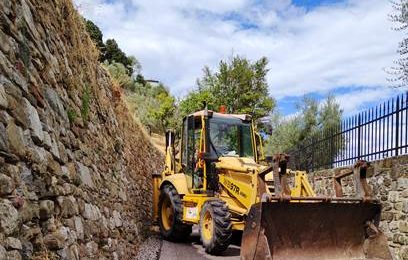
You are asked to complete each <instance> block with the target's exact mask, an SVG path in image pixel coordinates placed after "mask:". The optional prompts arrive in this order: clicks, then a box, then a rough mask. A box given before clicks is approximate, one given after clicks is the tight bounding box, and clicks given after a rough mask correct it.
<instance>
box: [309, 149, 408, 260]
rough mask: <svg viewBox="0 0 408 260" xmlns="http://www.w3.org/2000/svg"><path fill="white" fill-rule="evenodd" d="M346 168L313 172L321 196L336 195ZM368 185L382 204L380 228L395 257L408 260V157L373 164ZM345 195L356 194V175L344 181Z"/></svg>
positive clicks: (312, 178) (315, 187)
mask: <svg viewBox="0 0 408 260" xmlns="http://www.w3.org/2000/svg"><path fill="white" fill-rule="evenodd" d="M342 169H346V168H337V169H330V170H322V171H316V172H312V173H309V179H310V181H311V183H312V185H313V188H314V189H315V191H316V192H317V193H318V194H321V195H331V196H334V190H333V188H332V187H333V186H332V185H333V178H332V177H333V176H334V174H335V172H338V171H341V170H342ZM367 174H368V178H369V180H368V182H369V184H370V185H371V187H372V189H373V194H374V195H375V197H376V198H378V199H379V200H380V201H381V203H382V205H383V211H382V217H381V223H380V227H381V229H382V230H383V231H384V232H385V234H386V235H387V237H388V244H389V246H390V249H391V251H392V254H393V257H394V258H395V259H397V260H405V259H408V216H407V214H408V155H405V156H400V157H395V158H389V159H384V160H380V161H374V162H371V166H370V168H369V169H368V172H367ZM342 186H343V191H344V193H345V196H352V195H353V194H355V193H354V192H355V190H354V184H353V180H352V176H348V177H346V178H344V179H343V180H342Z"/></svg>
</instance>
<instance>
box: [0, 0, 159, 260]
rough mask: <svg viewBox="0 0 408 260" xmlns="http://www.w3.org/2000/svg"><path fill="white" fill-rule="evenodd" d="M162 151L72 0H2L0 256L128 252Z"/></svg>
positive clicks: (145, 213) (119, 255)
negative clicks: (132, 112)
mask: <svg viewBox="0 0 408 260" xmlns="http://www.w3.org/2000/svg"><path fill="white" fill-rule="evenodd" d="M162 162H163V158H162V155H161V154H160V153H159V152H158V151H157V150H156V149H155V148H154V146H153V145H152V144H151V143H150V142H149V140H148V138H147V137H146V136H145V135H144V134H143V131H142V130H141V128H140V127H138V126H137V125H135V123H134V121H133V119H132V117H131V116H129V114H128V112H127V110H126V106H125V105H124V102H123V101H122V99H121V92H120V90H119V89H118V88H115V86H114V85H113V84H112V82H111V80H110V78H109V75H108V74H107V73H106V71H105V70H104V69H103V68H102V67H101V66H100V64H99V62H98V53H97V52H96V48H95V47H94V44H93V43H92V41H91V40H90V38H89V36H88V34H87V33H86V30H85V29H84V24H83V21H82V19H81V18H80V17H79V15H78V14H77V12H76V11H75V9H74V8H73V5H72V3H71V1H69V0H61V1H59V0H55V1H54V0H53V1H47V0H1V1H0V259H1V260H3V259H13V260H14V259H17V260H18V259H134V257H135V256H136V253H137V249H138V246H139V244H140V242H141V240H142V239H143V238H144V237H145V235H146V231H147V230H148V229H149V223H150V220H151V203H152V187H151V175H152V173H154V172H157V171H160V170H161V168H162Z"/></svg>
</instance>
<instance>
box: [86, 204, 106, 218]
mask: <svg viewBox="0 0 408 260" xmlns="http://www.w3.org/2000/svg"><path fill="white" fill-rule="evenodd" d="M82 215H83V216H84V218H86V219H89V220H99V219H100V218H101V216H102V214H101V212H100V210H99V208H98V207H97V206H95V205H92V204H89V203H85V206H84V212H83V213H82Z"/></svg>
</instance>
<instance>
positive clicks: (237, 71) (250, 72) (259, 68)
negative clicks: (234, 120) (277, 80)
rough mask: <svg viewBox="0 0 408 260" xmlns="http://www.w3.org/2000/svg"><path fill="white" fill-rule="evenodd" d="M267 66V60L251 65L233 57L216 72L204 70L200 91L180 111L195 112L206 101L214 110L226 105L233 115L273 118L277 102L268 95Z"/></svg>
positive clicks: (248, 61) (199, 80)
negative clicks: (268, 116) (243, 114)
mask: <svg viewBox="0 0 408 260" xmlns="http://www.w3.org/2000/svg"><path fill="white" fill-rule="evenodd" d="M267 64H268V60H267V59H266V58H265V57H263V58H261V59H259V60H257V61H255V62H251V61H250V60H248V59H246V58H244V57H241V56H233V57H231V58H229V59H228V60H226V61H224V60H221V61H220V63H219V66H218V69H217V71H216V72H212V71H211V70H210V69H209V68H208V67H207V66H206V67H204V70H203V73H204V75H203V76H202V78H200V79H198V80H197V86H198V88H197V89H196V90H194V91H193V92H191V93H190V94H189V95H187V97H186V98H185V99H183V100H182V101H181V103H180V107H181V110H182V111H183V112H184V113H190V112H193V111H194V110H196V109H198V108H202V107H201V106H202V103H203V101H207V103H208V105H210V106H212V107H213V108H215V109H218V108H219V107H220V106H221V105H225V106H226V107H227V108H228V112H230V113H246V114H251V115H252V116H253V117H254V119H258V118H261V117H264V116H266V115H269V114H271V112H272V111H273V109H274V107H275V100H274V99H273V98H272V97H270V95H269V91H268V83H267V80H266V74H267V73H268V69H267Z"/></svg>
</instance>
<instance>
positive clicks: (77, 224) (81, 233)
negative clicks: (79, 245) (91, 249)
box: [74, 217, 84, 239]
mask: <svg viewBox="0 0 408 260" xmlns="http://www.w3.org/2000/svg"><path fill="white" fill-rule="evenodd" d="M74 223H75V230H76V232H77V235H78V238H79V239H84V226H83V224H82V219H81V218H80V217H74Z"/></svg>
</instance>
